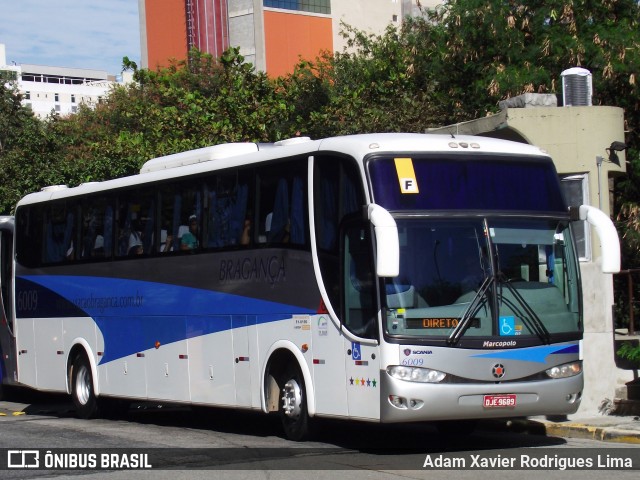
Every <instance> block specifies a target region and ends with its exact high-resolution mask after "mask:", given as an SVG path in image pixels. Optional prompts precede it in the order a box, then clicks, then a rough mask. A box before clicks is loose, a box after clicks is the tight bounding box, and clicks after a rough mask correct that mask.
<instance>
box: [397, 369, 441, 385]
mask: <svg viewBox="0 0 640 480" xmlns="http://www.w3.org/2000/svg"><path fill="white" fill-rule="evenodd" d="M387 373H388V374H389V376H391V377H393V378H397V379H398V380H405V381H407V382H421V383H439V382H441V381H442V380H444V377H446V376H447V374H446V373H443V372H439V371H438V370H431V369H429V368H416V367H404V366H401V365H392V366H390V367H387Z"/></svg>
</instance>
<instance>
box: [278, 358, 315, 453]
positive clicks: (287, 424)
mask: <svg viewBox="0 0 640 480" xmlns="http://www.w3.org/2000/svg"><path fill="white" fill-rule="evenodd" d="M279 404H280V408H279V413H280V420H281V421H282V427H283V429H284V434H285V436H286V437H287V438H288V439H289V440H293V441H296V442H300V441H305V440H307V439H308V438H309V437H310V436H311V419H310V418H309V412H308V410H307V391H306V389H305V384H304V378H303V377H302V373H301V372H300V369H299V368H298V367H297V366H289V367H288V368H287V369H286V371H285V373H284V375H282V376H281V381H280V402H279Z"/></svg>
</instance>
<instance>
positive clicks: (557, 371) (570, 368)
mask: <svg viewBox="0 0 640 480" xmlns="http://www.w3.org/2000/svg"><path fill="white" fill-rule="evenodd" d="M580 372H582V362H572V363H565V364H564V365H558V366H557V367H551V368H550V369H548V370H547V371H546V373H547V375H549V376H550V377H551V378H568V377H574V376H576V375H578V374H579V373H580Z"/></svg>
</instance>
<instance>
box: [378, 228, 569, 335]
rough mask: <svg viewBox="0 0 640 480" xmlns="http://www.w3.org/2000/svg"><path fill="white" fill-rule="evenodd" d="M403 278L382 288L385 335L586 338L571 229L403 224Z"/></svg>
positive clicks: (388, 281) (401, 271) (387, 281)
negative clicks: (582, 335) (578, 335)
mask: <svg viewBox="0 0 640 480" xmlns="http://www.w3.org/2000/svg"><path fill="white" fill-rule="evenodd" d="M396 221H397V223H398V230H399V236H400V275H399V276H398V277H396V278H388V279H386V280H385V288H386V307H387V309H386V326H385V327H386V332H387V333H388V334H389V335H392V336H400V337H424V338H435V337H438V338H442V337H445V338H446V339H448V340H455V335H456V327H458V325H459V323H460V322H462V321H464V322H465V325H464V326H460V328H463V327H464V328H463V331H460V332H459V335H464V336H465V338H468V337H484V338H487V337H503V338H504V337H513V336H529V337H539V338H540V340H542V341H544V342H548V341H549V339H550V338H551V337H550V336H551V335H553V334H557V333H564V334H566V333H578V332H580V330H581V322H580V301H579V297H578V290H577V289H578V284H579V280H578V278H577V277H578V266H577V262H576V260H575V254H574V252H573V246H572V243H571V242H570V241H568V240H569V238H570V236H569V228H568V223H567V222H566V221H558V220H553V221H551V220H546V219H545V220H542V219H540V220H535V219H533V220H532V219H529V220H520V219H504V218H500V219H476V218H470V219H455V220H444V219H434V218H405V219H402V218H398V219H396Z"/></svg>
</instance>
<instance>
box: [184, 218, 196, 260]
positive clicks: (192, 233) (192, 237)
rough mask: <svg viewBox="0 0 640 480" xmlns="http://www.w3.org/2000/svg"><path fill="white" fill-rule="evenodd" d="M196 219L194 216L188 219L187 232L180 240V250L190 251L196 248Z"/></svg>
mask: <svg viewBox="0 0 640 480" xmlns="http://www.w3.org/2000/svg"><path fill="white" fill-rule="evenodd" d="M198 245H199V243H198V219H197V217H196V216H195V215H191V216H190V217H189V231H188V232H186V233H185V234H184V235H182V238H181V239H180V250H184V251H192V250H195V249H197V248H198Z"/></svg>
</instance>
